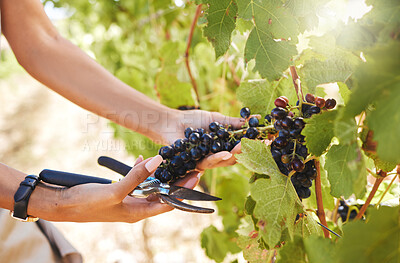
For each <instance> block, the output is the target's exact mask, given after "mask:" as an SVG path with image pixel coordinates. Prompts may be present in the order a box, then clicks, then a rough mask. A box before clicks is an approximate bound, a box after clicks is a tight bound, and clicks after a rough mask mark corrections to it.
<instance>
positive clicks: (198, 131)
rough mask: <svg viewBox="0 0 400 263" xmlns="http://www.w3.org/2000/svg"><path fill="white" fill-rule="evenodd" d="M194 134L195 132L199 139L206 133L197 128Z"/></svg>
mask: <svg viewBox="0 0 400 263" xmlns="http://www.w3.org/2000/svg"><path fill="white" fill-rule="evenodd" d="M195 132H197V133H198V134H199V135H200V137H201V136H203V134H204V133H205V132H206V131H205V130H204V129H203V128H197V129H196V130H195Z"/></svg>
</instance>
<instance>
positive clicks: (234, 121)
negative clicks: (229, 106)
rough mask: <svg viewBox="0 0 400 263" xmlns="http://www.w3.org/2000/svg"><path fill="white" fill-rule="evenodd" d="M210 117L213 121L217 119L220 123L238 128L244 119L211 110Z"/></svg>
mask: <svg viewBox="0 0 400 263" xmlns="http://www.w3.org/2000/svg"><path fill="white" fill-rule="evenodd" d="M212 117H213V121H217V122H219V123H221V124H222V125H230V126H232V128H233V129H239V128H240V127H242V125H243V124H244V119H242V118H236V117H229V116H225V115H222V114H221V113H218V112H213V113H212Z"/></svg>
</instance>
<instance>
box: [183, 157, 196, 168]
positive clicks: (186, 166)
mask: <svg viewBox="0 0 400 263" xmlns="http://www.w3.org/2000/svg"><path fill="white" fill-rule="evenodd" d="M184 167H185V168H186V170H188V171H191V170H193V169H195V168H196V161H194V160H191V161H189V162H187V163H185V165H184Z"/></svg>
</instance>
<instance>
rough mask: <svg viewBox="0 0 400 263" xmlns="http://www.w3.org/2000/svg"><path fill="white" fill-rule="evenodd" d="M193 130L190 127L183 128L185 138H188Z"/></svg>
mask: <svg viewBox="0 0 400 263" xmlns="http://www.w3.org/2000/svg"><path fill="white" fill-rule="evenodd" d="M193 131H194V130H193V128H192V127H188V128H186V129H185V137H186V138H189V136H190V134H192V132H193Z"/></svg>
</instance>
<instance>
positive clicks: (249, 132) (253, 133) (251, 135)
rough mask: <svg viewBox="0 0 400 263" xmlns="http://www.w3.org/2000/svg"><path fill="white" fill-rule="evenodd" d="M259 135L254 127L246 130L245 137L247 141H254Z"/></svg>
mask: <svg viewBox="0 0 400 263" xmlns="http://www.w3.org/2000/svg"><path fill="white" fill-rule="evenodd" d="M258 134H259V131H258V130H257V129H256V128H254V127H250V128H248V129H247V130H246V137H247V138H249V139H255V138H256V137H257V136H258Z"/></svg>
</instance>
